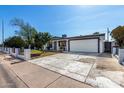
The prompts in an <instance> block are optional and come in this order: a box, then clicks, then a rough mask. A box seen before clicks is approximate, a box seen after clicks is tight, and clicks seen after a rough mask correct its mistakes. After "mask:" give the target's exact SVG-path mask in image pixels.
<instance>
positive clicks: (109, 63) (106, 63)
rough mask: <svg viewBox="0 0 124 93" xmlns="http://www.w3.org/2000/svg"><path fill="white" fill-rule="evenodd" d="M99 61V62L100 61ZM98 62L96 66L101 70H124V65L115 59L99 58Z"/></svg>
mask: <svg viewBox="0 0 124 93" xmlns="http://www.w3.org/2000/svg"><path fill="white" fill-rule="evenodd" d="M98 61H99V62H98ZM98 61H97V62H96V64H97V65H96V68H97V69H99V70H108V71H124V66H122V65H120V64H119V63H118V62H116V61H115V60H113V59H107V60H100V59H99V60H98Z"/></svg>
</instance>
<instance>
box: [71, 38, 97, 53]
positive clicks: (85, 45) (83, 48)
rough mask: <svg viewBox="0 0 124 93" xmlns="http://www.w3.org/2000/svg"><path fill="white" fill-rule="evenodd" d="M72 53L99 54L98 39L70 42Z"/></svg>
mask: <svg viewBox="0 0 124 93" xmlns="http://www.w3.org/2000/svg"><path fill="white" fill-rule="evenodd" d="M70 51H77V52H78V51H79V52H98V39H87V40H72V41H70Z"/></svg>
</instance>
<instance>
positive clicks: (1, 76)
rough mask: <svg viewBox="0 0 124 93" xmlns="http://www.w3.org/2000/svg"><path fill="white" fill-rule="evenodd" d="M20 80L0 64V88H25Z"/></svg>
mask: <svg viewBox="0 0 124 93" xmlns="http://www.w3.org/2000/svg"><path fill="white" fill-rule="evenodd" d="M26 87H27V86H26V85H25V84H24V82H23V81H22V80H20V79H19V78H18V77H17V76H16V75H15V74H14V73H13V72H12V71H11V70H10V69H9V68H8V67H7V66H6V65H4V64H2V63H0V88H26Z"/></svg>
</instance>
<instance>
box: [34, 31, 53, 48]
mask: <svg viewBox="0 0 124 93" xmlns="http://www.w3.org/2000/svg"><path fill="white" fill-rule="evenodd" d="M51 39H52V36H51V35H50V34H49V33H48V32H39V33H38V34H36V35H35V46H36V47H37V48H38V49H41V50H43V46H44V45H46V44H47V43H49V42H50V40H51Z"/></svg>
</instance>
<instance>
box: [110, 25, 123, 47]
mask: <svg viewBox="0 0 124 93" xmlns="http://www.w3.org/2000/svg"><path fill="white" fill-rule="evenodd" d="M111 36H112V37H113V38H114V39H115V40H116V42H117V43H118V45H119V47H124V26H118V27H116V28H115V29H113V30H112V32H111Z"/></svg>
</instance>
